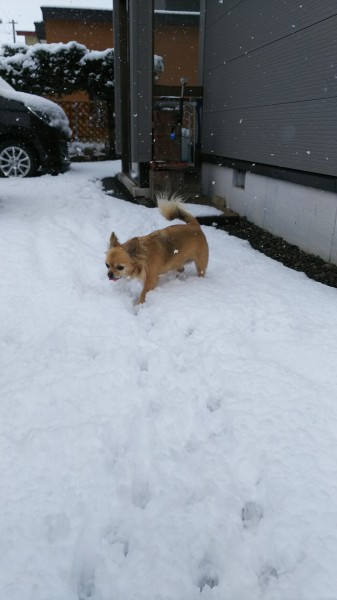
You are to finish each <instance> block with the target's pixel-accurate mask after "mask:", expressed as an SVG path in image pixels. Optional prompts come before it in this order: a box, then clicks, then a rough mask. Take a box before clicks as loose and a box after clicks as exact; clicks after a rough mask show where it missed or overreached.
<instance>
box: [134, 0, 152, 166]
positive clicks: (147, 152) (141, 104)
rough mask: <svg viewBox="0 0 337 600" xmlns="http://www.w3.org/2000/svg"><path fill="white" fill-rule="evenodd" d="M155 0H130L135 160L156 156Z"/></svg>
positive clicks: (139, 160) (144, 159) (146, 159)
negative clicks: (153, 89)
mask: <svg viewBox="0 0 337 600" xmlns="http://www.w3.org/2000/svg"><path fill="white" fill-rule="evenodd" d="M152 8H153V7H152V0H142V2H139V1H138V0H129V16H130V120H131V125H130V126H131V160H132V161H134V162H147V161H150V160H151V159H152V135H151V133H152V81H153V42H152V14H153V11H152Z"/></svg>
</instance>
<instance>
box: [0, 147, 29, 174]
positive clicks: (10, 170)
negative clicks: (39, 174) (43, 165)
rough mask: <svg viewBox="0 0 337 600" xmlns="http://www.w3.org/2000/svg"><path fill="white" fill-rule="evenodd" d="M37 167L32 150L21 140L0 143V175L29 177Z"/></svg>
mask: <svg viewBox="0 0 337 600" xmlns="http://www.w3.org/2000/svg"><path fill="white" fill-rule="evenodd" d="M37 168H38V164H37V160H36V158H35V155H34V153H33V151H32V150H31V149H30V148H28V147H27V146H25V145H24V144H22V143H21V142H14V141H13V142H2V143H1V144H0V176H1V177H31V176H32V175H35V173H36V171H37Z"/></svg>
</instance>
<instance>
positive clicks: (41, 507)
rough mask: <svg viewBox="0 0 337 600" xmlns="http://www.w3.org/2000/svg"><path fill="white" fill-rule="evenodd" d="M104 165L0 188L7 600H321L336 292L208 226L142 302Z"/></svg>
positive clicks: (334, 498) (329, 527) (336, 385)
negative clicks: (118, 268) (204, 249)
mask: <svg viewBox="0 0 337 600" xmlns="http://www.w3.org/2000/svg"><path fill="white" fill-rule="evenodd" d="M118 168H119V164H118V163H109V162H107V163H101V164H100V163H93V164H75V165H73V169H72V171H71V172H69V173H67V174H64V175H60V176H59V177H51V176H43V177H40V178H36V179H30V180H14V179H12V180H2V181H1V192H0V246H1V256H2V259H1V263H2V270H1V272H2V275H1V283H0V286H1V294H0V306H1V322H2V334H1V340H0V345H1V373H0V377H1V403H0V411H1V415H0V428H1V437H0V456H1V459H0V465H1V466H0V481H1V495H0V544H1V562H0V565H1V566H0V598H1V600H78V599H80V600H89V598H90V599H91V600H196V599H199V598H200V599H201V600H246V599H247V600H335V599H337V568H336V565H337V394H336V390H337V369H336V364H337V310H336V302H337V290H336V289H333V288H328V287H324V286H323V285H321V284H317V283H315V282H313V281H311V280H309V279H307V278H306V277H305V276H304V275H303V274H300V273H296V272H294V271H291V270H289V269H287V268H285V267H284V266H283V265H281V264H280V263H276V262H273V261H272V260H271V259H268V258H266V257H265V256H263V255H262V254H259V253H257V252H255V251H254V250H252V249H251V248H250V246H249V244H248V243H247V242H243V241H242V240H238V239H236V238H234V237H230V236H228V235H227V234H226V233H225V232H223V231H218V230H216V229H215V228H212V227H204V228H203V229H204V232H205V234H206V236H207V238H208V242H209V246H210V263H209V270H208V273H207V276H206V278H205V279H202V280H201V279H198V278H197V277H196V276H195V273H194V268H193V267H192V266H191V267H189V268H188V269H187V270H186V272H185V274H184V276H182V275H180V276H179V277H176V276H175V275H169V276H166V277H164V278H163V279H162V280H161V283H160V285H159V287H158V288H157V289H156V290H154V291H153V292H151V293H150V294H149V295H148V298H147V301H146V303H145V304H144V305H142V306H140V307H136V306H135V305H134V300H135V298H136V297H137V293H138V292H139V287H138V284H137V283H132V284H130V283H128V282H118V283H111V282H109V281H108V280H107V278H106V268H105V265H104V258H105V250H106V244H107V240H108V237H109V235H110V232H111V230H115V231H116V233H117V234H118V236H119V238H120V239H121V240H122V241H124V240H126V239H127V238H129V237H131V236H133V235H135V234H145V233H148V232H150V231H151V230H153V229H154V228H158V227H162V226H166V225H167V222H165V221H164V219H163V217H161V216H160V214H159V212H158V211H157V210H154V209H147V208H144V207H141V206H136V205H132V204H129V203H126V202H123V201H121V200H117V199H115V198H112V197H110V196H107V195H105V194H104V193H103V191H102V189H101V184H100V181H99V178H100V177H102V176H108V175H112V174H113V172H114V171H115V170H116V169H118Z"/></svg>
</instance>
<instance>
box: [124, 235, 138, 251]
mask: <svg viewBox="0 0 337 600" xmlns="http://www.w3.org/2000/svg"><path fill="white" fill-rule="evenodd" d="M125 250H126V251H127V253H128V254H129V255H130V256H137V255H138V254H139V250H140V244H139V239H138V238H137V237H134V238H132V239H131V240H130V241H129V242H128V244H127V246H126V247H125Z"/></svg>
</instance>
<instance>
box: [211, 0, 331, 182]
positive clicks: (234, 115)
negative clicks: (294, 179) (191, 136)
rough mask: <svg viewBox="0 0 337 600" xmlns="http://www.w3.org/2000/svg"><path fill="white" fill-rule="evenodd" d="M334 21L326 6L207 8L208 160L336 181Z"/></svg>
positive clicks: (263, 3) (286, 1)
mask: <svg viewBox="0 0 337 600" xmlns="http://www.w3.org/2000/svg"><path fill="white" fill-rule="evenodd" d="M215 4H216V7H215ZM221 6H222V7H223V8H222V14H219V13H220V11H221ZM257 7H258V10H257ZM300 7H302V8H300ZM336 13H337V2H331V1H329V0H327V1H326V2H324V3H322V4H321V3H317V2H313V1H309V0H308V1H307V2H306V1H303V2H301V3H297V2H296V3H295V2H291V1H290V0H280V1H276V0H259V2H257V1H254V2H252V1H251V0H243V1H242V2H240V3H239V4H237V6H236V7H234V8H233V9H232V10H231V11H229V12H228V11H227V8H226V6H225V3H224V4H223V5H222V4H221V3H218V2H217V3H213V2H207V9H206V33H205V70H204V118H203V139H202V150H203V152H204V153H206V154H214V155H218V156H223V157H227V158H237V159H241V160H247V161H252V162H261V163H264V164H270V165H275V166H280V167H288V168H294V169H299V170H305V171H312V172H316V173H324V174H329V175H337V144H336V132H337V14H336ZM315 19H316V20H317V23H316V22H315ZM220 25H221V27H220ZM293 25H294V26H295V27H293ZM291 29H295V32H292V33H289V31H291ZM220 32H221V35H220ZM287 32H288V33H287ZM263 44H264V45H263ZM247 48H249V51H246V50H245V49H247ZM227 57H231V58H229V60H227Z"/></svg>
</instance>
